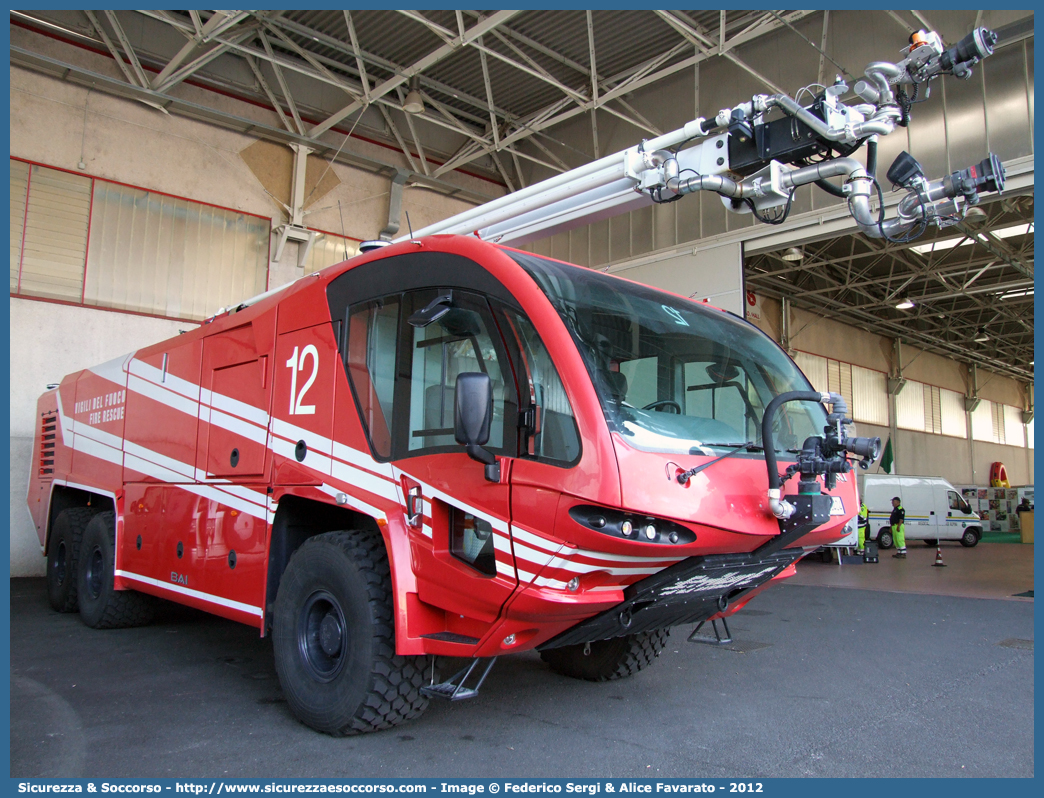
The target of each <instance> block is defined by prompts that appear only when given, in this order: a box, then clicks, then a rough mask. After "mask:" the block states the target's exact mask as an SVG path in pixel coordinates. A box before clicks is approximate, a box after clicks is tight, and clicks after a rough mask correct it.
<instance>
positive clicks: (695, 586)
mask: <svg viewBox="0 0 1044 798" xmlns="http://www.w3.org/2000/svg"><path fill="white" fill-rule="evenodd" d="M787 498H788V499H791V500H793V502H794V504H795V505H796V507H797V512H795V513H794V515H792V516H791V517H790V518H789V519H787V520H786V521H783V522H781V523H780V527H781V530H780V534H779V535H777V536H776V537H773V538H771V539H770V540H769V541H767V542H766V543H764V544H762V545H761V546H759V547H758V548H756V549H755V550H754V551H751V552H743V553H738V554H709V555H706V556H704V557H689V558H688V559H685V560H682V561H681V562H678V563H675V564H674V565H672V566H671V567H670V568H665V569H664V570H662V571H660V572H659V573H655V574H653V575H652V576H649V577H646V578H645V579H643V580H642V581H640V582H635V583H634V584H633V585H630V586H629V587H627V588H626V589H625V590H624V600H623V601H622V602H621V603H620V604H617V605H616V606H615V607H613V608H612V609H609V610H606V611H605V612H602V613H600V614H598V615H596V616H594V617H593V618H588V619H587V620H586V621H581V622H580V623H578V624H577V625H576V626H574V627H572V628H570V629H567V630H566V631H564V632H562V633H561V634H559V635H557V636H556V637H553V638H551V639H550V640H548V641H547V642H546V643H543V644H541V645H539V646H537V649H538V650H541V651H542V650H544V649H547V648H560V647H561V646H571V645H576V644H578V643H590V642H593V641H595V640H608V639H609V638H613V637H622V636H624V635H632V634H636V633H638V632H649V631H652V630H654V629H666V628H667V627H670V626H678V625H680V624H684V623H699V622H700V621H705V620H707V619H708V618H710V617H711V616H712V615H715V614H717V613H719V612H723V611H724V610H725V609H726V608H727V607H728V606H729V604H730V603H733V602H735V601H738V600H739V599H741V598H743V596H744V595H746V594H747V593H749V592H750V591H751V590H754V589H755V588H757V587H760V586H761V585H763V584H765V583H766V582H768V581H769V580H770V579H772V578H773V577H774V576H776V575H777V574H779V573H781V572H782V571H783V570H784V569H785V568H786V567H787V566H788V565H790V564H791V563H793V562H795V561H796V560H797V559H798V558H800V557H801V556H802V555H803V554H804V550H803V549H800V548H785V547H786V546H790V545H791V544H793V543H794V542H795V541H797V540H798V539H799V538H801V537H804V536H805V535H807V534H808V533H809V532H811V531H812V530H813V529H815V528H816V527H817V526H819V525H821V524H823V523H825V522H826V521H827V520H828V519H829V517H830V505H831V497H830V496H827V495H817V496H812V495H810V496H796V497H787Z"/></svg>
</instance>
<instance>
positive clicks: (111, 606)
mask: <svg viewBox="0 0 1044 798" xmlns="http://www.w3.org/2000/svg"><path fill="white" fill-rule="evenodd" d="M115 551H116V515H115V513H113V512H111V511H107V512H104V513H98V514H97V515H96V516H94V518H92V519H91V521H90V523H89V524H87V528H86V529H85V530H84V532H83V543H82V544H81V546H80V564H79V568H78V569H77V581H76V593H77V598H78V600H79V603H80V619H81V620H82V621H83V622H84V623H85V624H87V626H89V627H91V628H92V629H123V628H126V627H128V626H143V625H145V624H147V623H149V622H150V621H151V620H152V617H153V615H154V614H155V606H156V605H155V602H154V600H153V599H152V597H151V596H145V595H143V594H141V593H137V592H135V591H133V590H116V589H115V587H113V579H114V577H115V565H114V563H115V555H114V552H115Z"/></svg>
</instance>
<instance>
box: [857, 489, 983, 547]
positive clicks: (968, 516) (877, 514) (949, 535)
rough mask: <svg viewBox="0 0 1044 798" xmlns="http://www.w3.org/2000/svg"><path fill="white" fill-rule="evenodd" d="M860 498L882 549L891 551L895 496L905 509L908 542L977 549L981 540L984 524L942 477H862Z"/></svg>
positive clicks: (872, 533) (873, 533)
mask: <svg viewBox="0 0 1044 798" xmlns="http://www.w3.org/2000/svg"><path fill="white" fill-rule="evenodd" d="M859 480H860V492H859V495H860V496H862V497H863V498H864V500H865V501H866V506H867V509H869V510H870V535H871V536H872V537H873V538H874V539H875V540H876V541H877V545H878V546H880V547H881V548H882V549H890V548H892V546H893V545H894V543H893V541H892V528H891V526H890V525H889V523H888V518H889V516H890V515H891V513H892V497H893V496H898V497H899V498H900V499H901V500H902V502H903V509H905V510H906V539H907V540H923V541H924V542H925V543H927V544H928V545H929V546H934V545H935V544H936V541H939V540H959V541H960V542H961V545H962V546H968V547H971V546H974V545H975V544H977V543H978V542H979V540H980V539H981V538H982V521H981V520H980V519H979V515H978V513H976V512H974V511H973V510H972V508H971V507H970V506H969V505H968V502H967V501H966V500H965V499H964V497H963V496H961V494H960V492H959V491H958V490H957V489H956V488H955V487H954V486H953V485H951V484H950V483H949V482H947V481H946V480H945V479H943V478H942V477H904V476H898V475H893V474H860V475H859Z"/></svg>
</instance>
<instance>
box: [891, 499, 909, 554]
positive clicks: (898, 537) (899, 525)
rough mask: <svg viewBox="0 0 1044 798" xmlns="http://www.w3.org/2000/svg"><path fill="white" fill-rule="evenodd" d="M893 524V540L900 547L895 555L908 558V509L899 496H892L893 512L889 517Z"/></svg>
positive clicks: (897, 547)
mask: <svg viewBox="0 0 1044 798" xmlns="http://www.w3.org/2000/svg"><path fill="white" fill-rule="evenodd" d="M888 523H889V524H891V525H892V540H893V541H895V547H896V549H898V551H896V553H895V554H893V555H892V556H893V557H898V558H899V559H900V560H905V559H906V510H904V509H903V500H902V499H900V498H899V497H898V496H895V497H893V498H892V514H891V515H890V516H889V518H888Z"/></svg>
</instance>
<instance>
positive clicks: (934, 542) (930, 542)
mask: <svg viewBox="0 0 1044 798" xmlns="http://www.w3.org/2000/svg"><path fill="white" fill-rule="evenodd" d="M924 545H925V546H927V547H928V548H930V549H932V548H935V547H936V546H938V545H939V541H938V539H936V538H925V539H924Z"/></svg>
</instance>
